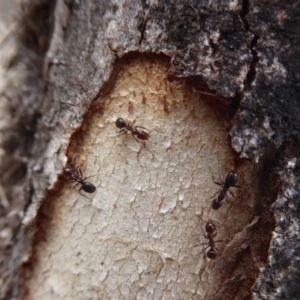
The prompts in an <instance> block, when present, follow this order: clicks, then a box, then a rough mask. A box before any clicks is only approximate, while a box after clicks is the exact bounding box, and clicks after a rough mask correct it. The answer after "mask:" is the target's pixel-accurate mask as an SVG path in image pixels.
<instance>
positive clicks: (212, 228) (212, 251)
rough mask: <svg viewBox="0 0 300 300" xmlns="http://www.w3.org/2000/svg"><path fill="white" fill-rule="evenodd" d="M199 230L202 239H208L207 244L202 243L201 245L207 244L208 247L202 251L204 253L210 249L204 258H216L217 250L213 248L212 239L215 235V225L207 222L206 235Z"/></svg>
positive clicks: (213, 242)
mask: <svg viewBox="0 0 300 300" xmlns="http://www.w3.org/2000/svg"><path fill="white" fill-rule="evenodd" d="M201 230H202V233H203V235H204V237H205V238H206V239H208V243H204V244H201V245H206V244H208V246H207V247H206V248H205V249H204V251H205V250H206V249H207V248H209V247H210V249H209V250H208V251H207V253H206V256H207V257H208V258H210V259H214V258H216V257H217V248H216V247H215V241H214V237H215V236H216V235H217V228H216V225H215V224H214V223H213V222H212V221H207V222H206V224H205V231H206V233H207V234H205V233H204V231H203V229H202V227H201Z"/></svg>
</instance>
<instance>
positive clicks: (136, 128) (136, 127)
mask: <svg viewBox="0 0 300 300" xmlns="http://www.w3.org/2000/svg"><path fill="white" fill-rule="evenodd" d="M138 128H140V129H145V130H147V131H149V130H148V129H147V128H145V127H142V126H135V127H134V129H135V130H138Z"/></svg>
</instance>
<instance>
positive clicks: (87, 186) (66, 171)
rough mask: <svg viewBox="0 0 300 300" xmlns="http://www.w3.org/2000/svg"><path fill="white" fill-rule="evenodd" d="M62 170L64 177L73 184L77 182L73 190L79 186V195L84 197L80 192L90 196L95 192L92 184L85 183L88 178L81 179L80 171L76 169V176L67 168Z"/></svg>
mask: <svg viewBox="0 0 300 300" xmlns="http://www.w3.org/2000/svg"><path fill="white" fill-rule="evenodd" d="M63 170H64V175H65V176H67V177H69V178H70V179H71V180H72V181H73V182H74V181H76V182H77V183H76V184H75V186H74V187H73V188H75V187H76V186H77V185H78V184H81V188H80V189H79V194H81V195H82V196H84V197H86V196H85V195H84V194H82V193H80V191H81V190H83V191H84V192H86V193H89V194H92V193H94V192H95V191H96V187H95V186H94V185H93V184H91V183H90V182H87V181H85V180H86V179H87V178H88V177H85V178H82V172H81V170H80V169H76V171H77V175H75V174H73V173H72V171H71V169H70V168H69V167H66V168H64V169H63ZM90 177H91V176H90ZM86 198H88V197H86ZM88 199H90V198H88Z"/></svg>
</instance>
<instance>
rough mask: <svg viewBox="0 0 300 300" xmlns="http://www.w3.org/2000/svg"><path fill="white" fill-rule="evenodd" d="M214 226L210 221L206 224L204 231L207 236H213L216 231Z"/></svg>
mask: <svg viewBox="0 0 300 300" xmlns="http://www.w3.org/2000/svg"><path fill="white" fill-rule="evenodd" d="M216 230H217V229H216V226H215V224H214V223H213V222H212V221H208V222H206V225H205V231H206V232H207V233H209V234H213V233H214V232H215V231H216Z"/></svg>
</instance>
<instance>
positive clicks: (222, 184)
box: [212, 175, 224, 188]
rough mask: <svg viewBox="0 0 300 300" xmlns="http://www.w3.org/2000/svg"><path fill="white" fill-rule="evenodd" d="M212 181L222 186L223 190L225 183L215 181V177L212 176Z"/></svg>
mask: <svg viewBox="0 0 300 300" xmlns="http://www.w3.org/2000/svg"><path fill="white" fill-rule="evenodd" d="M212 180H213V182H214V183H215V184H217V185H219V186H221V187H222V188H223V187H224V183H220V182H217V181H215V178H214V175H212Z"/></svg>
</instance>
